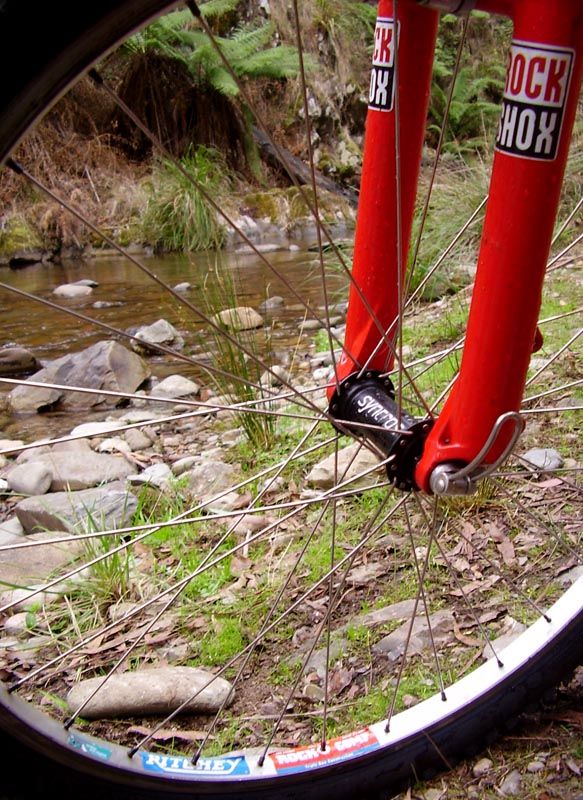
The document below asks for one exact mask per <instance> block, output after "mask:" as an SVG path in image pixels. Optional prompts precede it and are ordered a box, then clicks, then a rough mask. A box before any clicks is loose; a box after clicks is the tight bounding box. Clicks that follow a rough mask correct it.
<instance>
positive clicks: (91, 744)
mask: <svg viewBox="0 0 583 800" xmlns="http://www.w3.org/2000/svg"><path fill="white" fill-rule="evenodd" d="M67 744H68V745H69V746H70V747H73V748H74V749H75V750H80V751H81V752H82V753H86V754H87V755H88V756H93V757H94V758H99V759H101V760H102V761H109V759H110V758H111V754H112V751H111V750H110V749H109V748H108V747H105V746H104V745H103V744H101V743H100V742H95V741H94V740H93V739H88V738H86V737H85V736H82V735H79V734H78V733H72V734H70V735H69V737H68V739H67Z"/></svg>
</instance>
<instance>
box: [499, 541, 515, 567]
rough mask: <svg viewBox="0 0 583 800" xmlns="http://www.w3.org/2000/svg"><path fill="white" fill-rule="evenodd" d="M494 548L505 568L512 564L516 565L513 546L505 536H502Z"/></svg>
mask: <svg viewBox="0 0 583 800" xmlns="http://www.w3.org/2000/svg"><path fill="white" fill-rule="evenodd" d="M496 548H497V550H498V552H499V553H500V555H501V556H502V560H503V561H504V563H505V564H506V566H507V567H511V566H512V565H513V564H515V563H516V553H515V552H514V545H513V544H512V542H511V541H510V539H509V538H508V537H507V536H504V538H503V539H501V541H500V544H497V545H496Z"/></svg>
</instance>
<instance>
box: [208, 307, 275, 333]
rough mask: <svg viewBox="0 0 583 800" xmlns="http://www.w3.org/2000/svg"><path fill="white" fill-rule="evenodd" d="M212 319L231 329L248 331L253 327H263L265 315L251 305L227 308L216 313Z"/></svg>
mask: <svg viewBox="0 0 583 800" xmlns="http://www.w3.org/2000/svg"><path fill="white" fill-rule="evenodd" d="M212 321H213V322H214V323H215V325H220V326H224V327H225V328H228V329H229V330H231V331H246V330H251V329H252V328H261V326H262V325H263V317H262V316H261V314H258V313H257V311H255V309H253V308H250V307H249V306H238V307H237V308H227V309H225V310H224V311H220V312H219V313H218V314H216V315H215V316H214V317H213V318H212Z"/></svg>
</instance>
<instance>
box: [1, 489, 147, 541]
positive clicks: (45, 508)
mask: <svg viewBox="0 0 583 800" xmlns="http://www.w3.org/2000/svg"><path fill="white" fill-rule="evenodd" d="M137 506H138V501H137V500H136V498H135V497H134V496H133V494H131V492H128V491H127V489H126V487H125V486H124V485H123V484H120V483H112V484H109V485H107V486H105V487H103V488H101V487H100V488H97V489H84V490H83V491H79V492H55V493H53V494H47V495H44V496H42V497H28V498H26V500H21V501H20V503H18V504H17V505H16V507H15V509H14V510H15V513H16V516H17V517H18V519H19V520H20V523H21V524H22V527H23V528H24V530H25V532H26V533H34V532H36V531H55V530H66V531H70V532H86V531H87V532H89V531H93V530H107V529H109V528H118V527H120V526H123V525H126V524H128V523H129V521H130V519H131V517H132V514H133V513H134V512H135V510H136V508H137Z"/></svg>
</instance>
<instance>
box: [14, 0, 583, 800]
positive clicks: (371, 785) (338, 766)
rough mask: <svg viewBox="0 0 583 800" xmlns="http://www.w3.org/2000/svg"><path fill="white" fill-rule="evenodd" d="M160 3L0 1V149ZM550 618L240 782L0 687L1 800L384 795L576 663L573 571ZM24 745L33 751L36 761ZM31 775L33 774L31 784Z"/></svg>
mask: <svg viewBox="0 0 583 800" xmlns="http://www.w3.org/2000/svg"><path fill="white" fill-rule="evenodd" d="M166 5H167V4H166V3H164V2H161V1H160V0H143V1H142V2H137V0H101V2H99V3H97V4H94V3H77V4H73V5H70V4H68V3H67V4H65V3H52V4H47V3H44V4H40V5H39V6H38V7H37V8H35V9H34V11H33V12H32V13H31V10H30V7H29V6H27V5H26V4H23V3H22V2H17V0H7V2H4V3H3V4H2V6H1V8H0V37H1V40H2V41H4V45H2V46H0V73H1V74H2V75H4V76H6V75H11V77H12V78H13V80H12V81H11V82H9V81H7V80H3V82H2V98H1V100H0V117H1V119H2V124H1V127H0V157H1V158H2V159H4V158H6V157H7V156H8V155H10V153H11V152H12V151H13V149H14V147H15V146H16V145H17V143H18V142H19V141H20V139H21V138H22V137H23V136H24V135H25V133H26V131H27V130H28V129H29V127H30V126H31V125H32V124H33V122H35V121H36V120H38V119H39V118H40V116H41V115H42V114H43V113H44V112H45V111H46V110H47V109H48V108H50V106H51V105H52V104H53V103H54V102H55V101H56V100H57V99H58V98H59V97H60V96H61V95H62V94H63V92H64V91H65V90H66V89H67V88H68V87H69V86H70V84H71V83H72V82H73V81H74V80H75V78H77V77H78V76H79V75H80V74H82V73H83V72H84V71H85V70H86V69H87V68H88V67H89V66H90V65H91V64H93V63H94V62H95V61H96V60H97V59H98V58H99V57H100V56H101V55H103V54H104V53H105V52H107V51H108V50H110V49H111V48H112V47H113V46H114V45H115V44H116V43H117V42H119V41H120V40H121V39H122V38H123V37H124V36H126V35H127V34H128V33H129V32H131V31H132V30H134V29H135V28H136V27H137V26H138V25H139V24H142V23H143V22H145V21H146V20H148V19H149V18H150V17H151V16H152V15H153V14H155V13H156V12H158V11H160V10H161V9H162V8H164V7H165V6H166ZM63 20H66V24H63ZM49 31H50V35H47V32H49ZM21 33H23V34H24V35H23V40H24V41H25V43H26V44H25V46H26V51H25V52H24V53H20V55H19V56H17V57H15V56H14V55H13V50H12V48H11V43H12V40H13V38H14V36H15V35H17V36H20V34H21ZM549 616H550V619H551V622H547V621H545V620H543V619H539V620H538V621H537V623H535V624H534V625H533V626H531V628H529V629H528V630H527V632H526V633H525V634H524V637H523V638H521V639H519V640H518V641H517V642H516V643H514V644H513V645H512V646H511V647H510V648H509V649H508V651H505V652H504V653H502V654H501V657H502V661H503V662H504V667H501V666H497V665H496V664H495V661H490V662H488V663H487V664H486V665H484V666H483V667H482V668H481V671H480V670H478V671H476V672H475V673H472V675H473V678H472V680H473V681H474V683H475V684H476V686H477V687H479V688H477V689H475V690H474V691H473V694H472V693H471V694H472V697H471V698H470V699H468V701H467V702H465V703H462V704H461V706H460V707H459V708H455V709H454V710H453V711H452V712H451V713H448V714H446V715H444V716H443V718H441V717H439V718H437V715H436V718H435V719H432V718H431V717H428V719H427V724H424V725H422V726H420V727H419V726H418V725H417V726H416V727H415V726H414V728H412V729H411V732H410V733H407V734H406V735H403V736H401V738H398V739H397V740H396V741H395V742H394V743H382V744H380V745H379V746H375V747H374V748H373V749H372V750H371V751H370V752H366V753H359V752H358V748H357V749H356V750H355V751H354V753H353V754H352V755H351V756H348V757H346V758H343V759H342V760H338V761H337V762H335V763H333V764H331V765H327V766H322V767H319V768H318V769H303V770H298V771H296V772H292V773H290V774H285V775H279V776H273V777H269V778H259V779H257V780H255V779H246V778H245V779H242V778H239V779H235V780H232V781H220V782H219V781H213V780H205V779H204V778H203V777H200V776H199V777H197V778H196V779H188V780H184V779H175V780H163V781H162V780H160V779H159V778H157V777H155V776H152V775H151V774H150V773H148V771H147V770H145V769H141V768H140V767H139V765H135V764H134V763H133V762H135V761H136V759H135V758H134V760H133V762H131V761H130V760H129V759H128V758H127V756H126V755H125V754H124V753H125V751H123V750H121V749H116V748H115V747H112V748H111V750H109V749H108V752H109V755H108V757H107V758H106V759H103V758H101V757H100V756H99V754H97V755H95V754H91V752H90V748H89V746H88V747H87V748H85V752H83V751H82V749H81V746H80V741H81V739H83V737H81V739H78V738H76V735H75V734H69V733H68V732H67V731H65V730H64V729H63V728H62V726H60V725H58V724H57V723H55V722H54V721H52V720H50V719H49V718H48V717H45V716H44V715H41V714H40V712H38V711H37V710H34V709H29V708H28V706H27V705H26V704H25V703H24V702H23V701H21V700H19V699H17V698H15V697H12V696H11V695H9V694H8V693H7V692H6V690H5V689H4V688H2V686H1V685H0V728H2V730H3V735H4V737H7V738H5V739H4V741H3V742H0V752H2V755H3V763H4V765H5V766H4V768H3V772H4V775H3V779H2V784H3V786H2V796H3V798H7V800H28V797H32V796H37V792H40V791H42V790H44V788H45V787H46V785H47V783H46V782H47V781H50V782H51V783H54V784H56V783H58V786H55V788H56V791H58V793H59V794H60V795H61V796H69V794H70V796H75V797H77V796H79V793H81V792H82V793H83V795H84V796H85V797H87V798H89V797H93V796H95V797H103V796H104V793H105V792H107V794H108V796H110V797H114V796H121V797H123V798H125V799H126V800H129V799H130V798H136V800H138V798H147V797H153V796H158V797H164V798H170V797H188V798H190V800H202V798H207V797H215V798H219V799H222V800H235V798H241V797H253V798H257V800H269V798H271V800H285V799H289V800H291V799H292V798H302V800H310V799H313V800H316V798H318V800H324V798H334V799H335V800H341V798H355V797H359V798H361V797H362V798H364V797H371V798H372V797H382V796H386V794H387V793H388V792H392V791H395V790H397V789H398V788H399V787H400V786H402V785H405V784H406V783H407V782H408V781H409V780H410V779H411V777H412V776H413V775H415V776H422V775H423V774H425V773H426V772H428V771H429V772H430V771H432V770H437V769H441V768H443V766H444V759H445V760H446V761H447V763H451V761H452V760H454V759H457V758H460V757H463V756H464V755H467V754H469V753H472V752H475V751H476V749H477V748H478V747H479V744H480V742H482V741H483V740H484V739H485V738H486V737H488V736H489V735H490V734H491V732H492V731H494V730H495V729H497V728H499V727H503V726H504V724H505V722H507V721H509V720H511V719H512V718H514V717H515V715H516V714H518V713H519V712H520V711H521V710H522V709H524V707H525V706H526V705H527V703H528V702H530V701H531V700H533V699H537V698H538V697H540V695H541V693H542V692H543V691H544V690H545V688H547V687H551V686H554V685H556V684H557V683H558V682H559V681H560V680H561V678H562V677H563V676H565V675H566V674H567V673H568V672H569V671H570V670H572V669H573V668H574V667H575V666H576V665H577V664H579V663H581V662H582V661H583V579H580V580H579V582H578V584H575V586H574V587H572V588H571V590H570V591H569V592H568V593H566V594H565V595H564V596H563V598H562V599H561V600H560V601H559V604H558V606H557V607H555V608H551V609H550V611H549ZM535 628H536V630H535ZM493 673H496V675H497V677H496V678H495V679H492V683H491V685H490V686H489V688H487V689H485V688H483V686H488V684H487V680H486V679H483V678H482V676H483V675H485V674H488V675H491V674H493ZM482 680H484V684H483V686H482ZM460 683H461V682H460ZM458 685H459V684H456V686H458ZM433 701H434V699H433ZM427 702H430V701H427ZM434 702H435V701H434ZM423 705H424V704H421V706H417V707H416V709H417V711H415V709H411V710H410V712H403V716H405V715H407V714H409V716H415V715H418V714H419V709H420V708H422V707H423ZM397 727H398V723H397ZM83 741H84V742H85V741H87V742H88V741H89V739H88V738H85V739H83ZM107 747H108V748H109V746H107ZM23 748H24V749H23ZM95 752H97V749H96V750H95ZM31 753H34V754H38V758H37V755H34V756H31ZM31 759H32V760H31ZM30 764H33V766H32V768H31V767H30ZM8 765H10V766H8ZM59 765H60V766H59ZM62 767H64V768H65V771H63V770H62ZM53 769H54V770H56V771H55V772H53ZM31 771H32V772H34V776H31V777H32V784H29V773H30V772H31ZM6 772H8V773H9V774H8V780H7V782H5V779H6ZM88 776H90V777H91V781H90V782H88V781H87V778H88ZM23 780H24V782H25V783H26V784H27V787H28V786H29V785H32V788H30V790H29V788H27V789H26V790H24V789H22V782H23ZM65 792H67V794H66V795H64V793H65Z"/></svg>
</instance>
